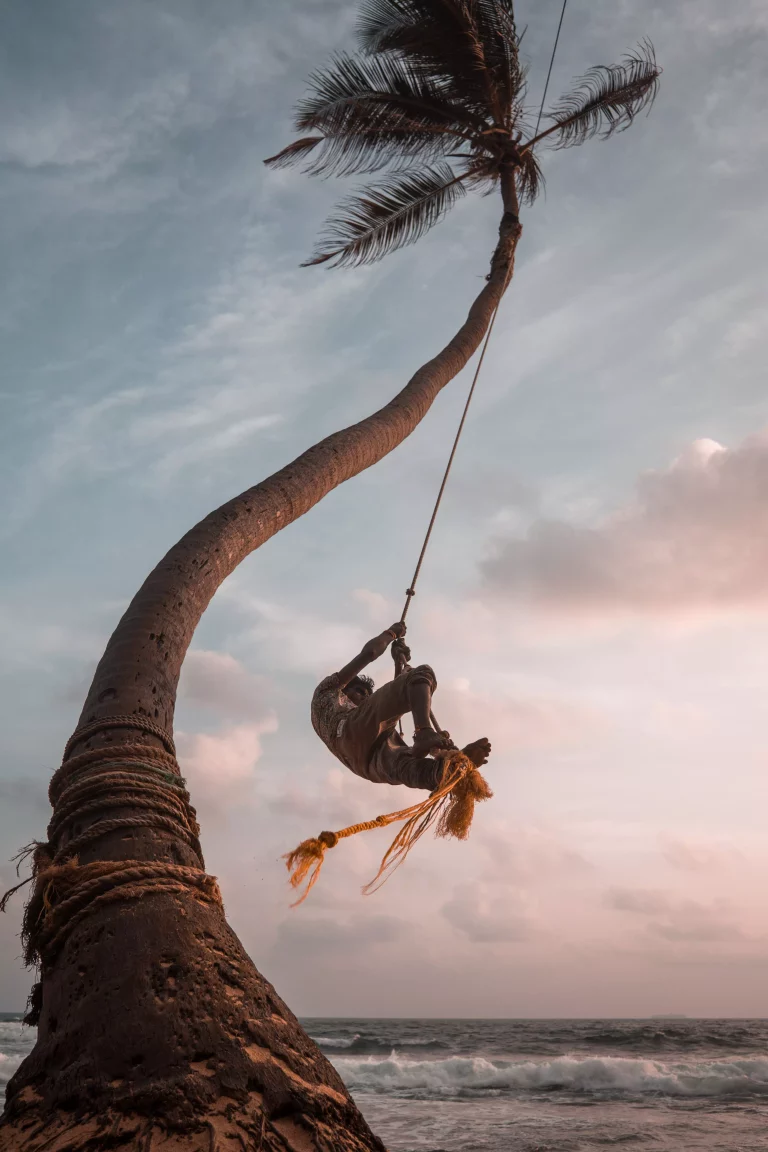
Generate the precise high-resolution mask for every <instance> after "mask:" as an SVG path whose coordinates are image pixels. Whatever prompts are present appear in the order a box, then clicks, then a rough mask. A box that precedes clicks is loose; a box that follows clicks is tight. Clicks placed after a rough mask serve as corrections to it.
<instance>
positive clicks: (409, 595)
mask: <svg viewBox="0 0 768 1152" xmlns="http://www.w3.org/2000/svg"><path fill="white" fill-rule="evenodd" d="M508 280H509V277H508V278H507V283H508ZM506 290H507V284H506V283H505V285H504V288H503V290H502V296H503V295H504V292H506ZM499 304H501V297H500V298H499ZM499 304H497V305H496V307H495V308H494V310H493V315H492V316H491V322H490V324H489V325H488V331H487V332H486V334H485V340H484V341H483V348H482V351H481V353H480V359H479V360H478V362H477V367H476V368H475V374H474V376H473V377H472V385H471V387H470V389H469V394H468V396H467V400H466V403H465V405H464V411H463V412H462V414H461V420H460V421H459V428H458V431H457V433H456V436H455V438H454V441H453V447H452V448H451V454H450V456H449V457H448V463H447V464H446V467H445V472H444V473H443V479H442V483H441V484H440V489H439V491H438V493H437V499H436V500H435V506H434V508H433V509H432V515H431V516H430V518H429V526H428V527H427V534H426V536H425V537H424V543H423V544H422V546H421V552H419V559H418V560H417V562H416V570H415V572H414V573H413V579H412V580H411V583H410V586H409V587H408V588H407V589H406V593H405V605H404V606H403V613H402V616H401V617H400V620H401V622H404V621H405V618H406V616H407V615H408V609H409V608H410V606H411V600H412V599H413V597H414V596H415V595H416V581H417V580H418V578H419V573H420V572H421V565H422V564H423V562H424V556H425V555H426V552H427V546H428V544H429V540H430V537H431V535H432V529H433V528H434V526H435V520H436V519H437V513H438V511H439V509H440V504H441V503H442V499H443V493H444V492H445V486H446V484H447V483H448V477H449V476H450V474H451V468H452V467H453V460H454V457H455V455H456V449H457V448H458V446H459V440H460V439H461V434H462V432H463V431H464V424H465V423H466V419H467V413H468V412H469V406H470V404H471V403H472V397H473V396H474V394H475V385H476V384H477V378H478V376H479V375H480V369H481V368H482V366H483V360H484V359H485V353H486V349H487V348H488V341H489V340H490V338H491V332H492V331H493V325H494V324H495V322H496V315H497V313H498V311H499Z"/></svg>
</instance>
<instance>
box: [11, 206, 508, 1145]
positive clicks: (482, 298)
mask: <svg viewBox="0 0 768 1152" xmlns="http://www.w3.org/2000/svg"><path fill="white" fill-rule="evenodd" d="M505 191H506V190H504V189H503V192H505ZM512 196H513V194H512ZM504 200H505V209H506V211H505V214H504V217H503V219H502V222H501V226H500V229H499V241H498V244H497V246H496V250H495V252H494V256H493V260H492V263H491V272H490V275H489V277H488V279H487V283H486V285H485V287H484V288H483V290H482V291H481V292H480V294H479V295H478V297H477V299H476V300H475V301H474V303H473V304H472V307H471V309H470V311H469V314H468V317H467V319H466V321H465V323H464V324H463V325H462V327H461V328H460V329H459V331H458V333H457V334H456V336H454V338H453V339H452V340H451V341H450V342H449V344H448V345H447V346H446V347H445V348H444V349H443V350H442V351H441V352H440V353H439V354H438V355H437V356H436V357H435V358H434V359H433V360H431V361H430V362H429V363H428V364H426V365H424V367H422V368H420V369H419V371H418V372H416V374H415V375H414V376H413V378H412V379H411V380H410V382H409V383H408V384H407V385H406V387H405V388H404V389H403V390H402V392H400V393H399V395H398V396H396V397H395V398H394V399H393V400H392V401H391V402H390V403H389V404H387V405H386V406H385V407H384V408H382V409H381V410H380V411H378V412H376V413H375V414H374V415H372V416H369V417H368V418H367V419H364V420H362V421H360V422H359V423H358V424H355V425H353V426H352V427H350V428H347V429H345V430H344V431H342V432H337V433H335V434H334V435H332V436H329V437H327V438H326V439H325V440H323V441H321V442H320V443H319V444H316V445H315V446H314V447H312V448H310V449H309V450H308V451H307V452H304V453H303V454H302V455H301V456H299V457H298V458H297V459H296V460H294V461H293V463H292V464H289V465H288V466H287V467H285V468H283V469H281V470H280V471H279V472H276V473H275V474H274V475H273V476H270V477H269V478H268V479H267V480H264V481H262V482H261V483H260V484H257V485H256V486H255V487H253V488H250V489H249V490H248V491H247V492H244V493H243V494H242V495H240V496H237V497H236V498H235V499H233V500H230V501H229V502H228V503H226V504H224V505H223V506H222V507H221V508H219V509H218V510H217V511H215V512H213V513H211V515H209V516H207V517H206V518H205V519H204V520H203V521H201V523H199V524H198V525H197V526H196V527H194V528H192V529H191V531H189V532H188V533H187V534H186V536H184V537H183V539H182V540H180V541H179V543H178V544H176V545H175V547H173V548H172V549H171V551H170V552H168V554H167V555H166V556H165V557H164V559H163V560H161V562H160V563H159V564H158V566H157V567H156V568H155V570H154V571H153V572H152V573H151V574H150V576H149V577H148V578H147V580H146V581H145V583H144V585H143V586H142V588H141V589H140V590H139V592H138V594H137V595H136V596H135V597H134V599H133V601H132V602H131V604H130V606H129V607H128V609H127V611H126V613H125V615H124V616H123V618H122V620H121V621H120V623H119V624H118V626H117V629H116V630H115V632H114V634H113V636H112V638H111V639H110V641H109V643H108V645H107V648H106V651H105V653H104V656H103V657H102V659H101V661H100V663H99V665H98V668H97V670H96V674H95V676H94V680H93V684H92V686H91V688H90V691H89V693H88V697H87V700H86V703H85V707H84V708H83V712H82V715H81V717H80V720H79V724H78V727H79V728H80V727H83V726H84V725H86V724H89V723H91V722H93V721H102V722H105V726H104V727H103V728H102V730H101V731H98V732H95V733H92V734H90V735H88V734H84V737H83V738H82V739H80V740H77V741H76V742H75V743H72V744H71V747H69V748H68V750H67V755H68V756H72V755H74V756H75V759H77V758H78V757H82V756H83V754H84V753H88V754H91V753H93V754H94V755H97V756H98V754H99V753H98V750H99V749H101V750H103V751H104V752H105V757H106V755H107V750H109V749H112V748H115V749H119V748H123V749H124V748H125V747H126V745H125V743H124V742H125V740H126V734H125V730H124V729H120V726H119V724H116V726H115V727H114V728H110V727H109V726H108V721H109V719H110V718H112V719H115V720H117V718H118V717H120V716H126V715H129V716H134V717H146V718H149V719H150V720H151V721H152V722H154V723H155V724H156V725H158V726H159V727H160V728H161V729H162V730H164V732H166V733H171V731H172V726H173V713H174V705H175V699H176V688H177V684H178V679H179V673H180V670H181V664H182V661H183V659H184V655H185V653H186V651H187V648H188V646H189V643H190V641H191V639H192V635H193V633H194V630H195V628H196V626H197V624H198V622H199V620H200V617H201V616H202V614H203V612H204V611H205V608H206V606H207V605H208V603H209V601H210V599H211V597H212V596H213V594H214V593H215V591H216V589H217V588H218V587H219V585H220V584H221V583H222V582H223V580H224V579H225V578H226V577H227V576H228V575H229V574H230V573H231V572H232V571H233V570H234V569H235V568H236V567H237V565H238V564H239V563H240V562H241V560H243V559H244V558H245V557H246V556H247V555H248V554H249V553H250V552H252V551H253V550H254V549H256V548H258V547H259V545H261V544H263V543H264V541H266V540H268V539H269V538H270V537H271V536H273V535H275V533H276V532H279V531H280V529H281V528H284V527H285V526H286V525H287V524H290V523H291V522H292V521H294V520H296V519H297V518H298V517H299V516H302V515H304V513H305V512H307V511H309V509H310V508H312V507H313V505H315V504H316V503H317V502H318V501H319V500H321V499H322V498H323V496H325V495H326V494H327V493H328V492H330V491H331V490H332V489H334V488H335V487H337V486H338V485H339V484H341V483H343V482H344V481H345V480H348V479H350V478H351V477H352V476H355V475H357V474H358V473H359V472H361V471H363V469H365V468H369V467H370V466H371V465H373V464H375V463H376V462H377V461H378V460H380V459H382V457H384V456H385V455H387V453H389V452H391V451H392V450H393V449H394V448H395V447H397V445H398V444H400V443H401V441H402V440H404V439H405V437H407V436H408V435H409V434H410V433H411V432H412V431H413V429H414V428H415V427H416V426H417V424H418V423H419V422H420V421H421V419H422V418H423V417H424V415H425V414H426V412H427V411H428V410H429V408H430V406H431V404H432V402H433V401H434V399H435V397H436V396H437V394H438V393H439V392H440V390H441V389H442V388H443V387H444V386H445V385H446V384H447V383H448V382H449V381H450V380H451V379H453V377H454V376H456V374H457V373H458V372H459V371H460V370H461V369H462V368H463V367H464V365H465V364H466V363H467V361H468V360H469V358H470V357H471V356H472V354H473V353H474V352H475V351H476V349H477V348H478V346H479V344H480V342H481V340H482V338H483V336H484V334H485V332H486V330H487V328H488V325H489V323H490V320H491V317H492V315H493V312H494V310H495V308H496V307H497V305H498V303H499V301H500V300H501V297H502V295H503V293H504V291H505V289H506V286H507V284H508V283H509V280H510V278H511V275H512V268H513V262H514V253H515V248H516V245H517V241H518V239H519V236H520V232H521V229H520V224H519V220H518V217H517V205H516V203H512V201H511V200H510V197H509V194H508V191H507V194H506V195H505V196H504ZM130 738H131V741H132V742H133V743H132V745H131V747H133V748H134V749H136V748H139V750H140V749H141V748H144V749H145V750H147V756H148V755H149V753H150V752H151V751H152V750H154V751H155V753H156V752H157V750H158V749H160V748H161V747H162V745H163V740H162V739H161V738H160V737H159V735H158V734H154V735H153V734H152V733H151V732H145V733H138V732H134V733H133V734H132V735H131V737H130ZM121 742H123V743H122V744H121ZM166 743H167V741H166ZM140 758H141V757H140V756H139V759H140ZM99 771H100V772H102V773H103V774H105V773H108V772H117V773H119V772H121V771H122V772H124V771H126V769H124V768H123V769H119V768H118V769H116V768H114V767H110V765H109V764H106V765H104V766H103V767H100V768H99ZM174 772H175V773H176V774H177V775H178V768H177V767H175V766H174V767H173V769H172V770H170V771H169V773H166V777H167V779H171V778H173V779H175V777H174ZM119 779H120V777H119V776H115V777H114V781H115V783H114V789H113V793H112V795H111V797H110V798H109V799H108V800H105V801H104V802H103V808H100V807H99V804H100V803H101V802H100V801H98V800H97V801H95V802H93V803H92V804H91V806H90V810H89V811H87V813H85V815H83V812H78V813H76V814H75V815H73V816H72V818H71V819H70V818H69V817H68V815H67V813H68V810H69V809H67V808H66V807H63V806H62V804H61V803H59V802H58V800H57V796H56V794H55V792H52V798H53V801H54V816H53V820H52V823H51V825H50V826H49V844H48V845H47V846H46V848H47V851H49V852H50V854H51V859H54V862H55V860H58V858H59V856H60V855H61V854H62V853H63V854H64V855H66V847H67V844H68V842H70V841H73V840H75V839H76V840H78V842H80V840H83V839H85V840H87V834H88V830H89V828H91V829H93V826H94V825H95V823H98V822H99V821H104V824H103V827H104V829H105V831H104V832H103V833H102V832H101V831H98V830H97V831H96V832H95V834H94V833H93V831H92V836H93V838H92V839H91V840H90V841H88V842H87V843H84V845H83V847H82V849H79V850H78V852H77V857H76V861H75V863H76V865H77V867H78V868H80V867H81V866H91V867H94V868H102V867H109V864H108V863H105V862H110V861H115V862H122V861H127V862H129V864H130V866H131V867H135V866H136V865H141V863H142V862H146V864H147V866H148V867H154V868H166V870H172V869H173V868H176V869H177V870H178V869H180V870H184V869H187V870H192V869H194V870H197V871H198V874H200V875H202V872H201V870H202V869H203V868H204V865H203V860H202V855H201V853H200V851H199V844H198V842H197V840H196V836H191V835H186V836H181V835H176V834H174V831H173V826H172V822H171V825H169V828H167V829H163V828H162V827H158V826H154V827H150V826H141V821H142V811H143V810H142V809H141V808H140V807H135V806H134V804H133V801H132V800H131V796H130V795H126V796H125V797H124V798H123V797H122V796H121V795H120V788H121V787H122V786H121V785H120V783H119ZM104 780H107V783H108V784H109V782H110V781H111V780H112V777H109V778H107V776H106V775H102V785H103V781H104ZM171 786H172V787H175V788H176V790H177V792H178V790H179V789H180V788H181V787H182V784H181V780H180V777H179V779H178V782H177V783H176V784H172V785H171ZM164 787H168V785H167V783H166V784H165V785H164ZM102 791H103V786H102ZM100 794H101V793H100ZM189 811H191V812H192V813H193V812H194V810H192V809H190V810H189ZM105 818H106V819H105ZM131 823H133V824H135V825H136V826H135V827H130V828H129V827H128V826H127V825H130V824H131ZM110 824H115V825H118V824H119V825H121V826H120V827H117V828H112V829H110ZM73 925H74V926H73V927H72V928H71V930H70V931H69V934H68V935H67V936H66V939H65V941H64V943H63V945H62V946H61V948H60V949H59V950H58V952H57V954H56V955H55V956H49V957H47V958H46V957H45V955H44V956H43V962H42V968H41V979H42V990H41V997H42V1000H41V1005H40V1016H39V1032H38V1039H37V1043H36V1045H35V1048H34V1050H33V1052H32V1053H31V1055H30V1056H29V1057H28V1058H27V1059H26V1060H25V1061H24V1062H23V1064H22V1065H21V1067H20V1068H19V1069H18V1071H17V1072H16V1074H15V1076H14V1077H13V1079H12V1080H11V1082H10V1083H9V1085H8V1090H7V1101H6V1110H5V1112H4V1113H3V1115H2V1118H0V1152H102V1150H107V1149H129V1148H130V1149H137V1150H140V1152H243V1150H246V1152H257V1150H258V1152H384V1149H383V1145H382V1144H381V1142H380V1141H379V1140H378V1139H377V1138H376V1137H375V1136H374V1135H373V1134H372V1133H371V1132H370V1130H369V1128H368V1126H367V1125H366V1123H365V1121H364V1120H363V1118H362V1116H361V1115H360V1113H359V1112H358V1110H357V1109H356V1107H355V1105H354V1103H353V1102H352V1100H351V1098H350V1096H349V1094H348V1092H347V1090H346V1088H345V1087H344V1084H343V1083H342V1081H341V1079H340V1077H339V1076H338V1074H337V1073H336V1071H335V1070H334V1068H333V1067H332V1065H331V1064H330V1063H329V1062H328V1061H327V1060H326V1059H325V1057H324V1056H323V1055H322V1054H321V1052H320V1051H319V1049H318V1048H317V1047H316V1046H315V1045H314V1044H313V1042H312V1041H311V1040H310V1039H309V1037H308V1036H307V1035H306V1034H305V1032H304V1031H303V1029H302V1028H301V1026H300V1024H299V1023H298V1021H297V1020H296V1018H295V1017H294V1016H293V1015H292V1014H291V1012H290V1011H289V1010H288V1008H287V1007H286V1006H285V1005H284V1004H283V1003H282V1001H281V1000H280V998H279V997H278V995H277V993H276V992H275V991H274V989H273V988H272V987H271V985H270V984H268V983H267V981H266V980H265V979H264V978H263V977H262V976H261V975H260V974H259V973H258V972H257V970H256V968H255V967H254V965H253V963H252V962H251V960H250V959H249V957H248V956H247V955H246V954H245V952H244V950H243V948H242V945H241V944H240V942H239V940H238V939H237V937H236V936H235V934H234V933H233V932H232V930H231V929H230V928H229V926H228V924H227V922H226V919H225V915H224V910H223V907H222V905H221V904H220V903H217V902H215V901H214V902H204V901H202V900H200V899H198V898H196V895H195V892H194V890H191V889H185V890H183V891H173V892H170V891H164V890H162V889H160V888H158V889H157V890H153V889H152V888H149V889H147V890H146V891H145V893H144V894H143V895H142V896H141V898H140V899H139V898H137V899H130V900H127V899H126V900H119V901H115V902H112V903H108V904H105V905H103V906H102V905H98V904H94V905H93V906H92V910H90V911H89V913H88V915H85V916H83V918H81V919H79V920H78V921H76V922H75V921H73ZM306 962H307V963H308V964H310V963H312V958H311V957H310V956H308V957H307V958H306Z"/></svg>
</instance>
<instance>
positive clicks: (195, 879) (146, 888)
mask: <svg viewBox="0 0 768 1152" xmlns="http://www.w3.org/2000/svg"><path fill="white" fill-rule="evenodd" d="M112 728H139V729H141V730H142V731H144V732H150V733H151V734H152V735H155V736H157V737H158V738H159V739H161V740H162V742H163V744H164V745H165V747H164V748H157V747H155V746H152V745H147V744H138V743H118V744H105V745H103V746H102V747H100V748H92V749H87V750H86V751H84V752H81V753H80V754H79V755H77V756H71V755H70V753H71V750H72V748H73V747H75V746H76V745H77V744H78V743H81V742H82V741H83V740H84V739H87V738H88V737H89V736H91V735H95V734H96V733H97V732H100V731H103V730H105V729H112ZM171 749H173V741H172V740H171V738H170V736H168V735H167V733H163V732H162V730H161V729H160V728H159V726H157V725H155V724H154V723H153V722H151V721H150V722H147V721H145V720H144V719H143V718H141V717H125V716H121V717H114V718H108V719H105V720H101V721H96V722H94V723H93V724H90V725H86V726H85V727H84V728H81V729H79V731H77V732H76V733H75V734H74V736H73V737H72V738H71V739H70V740H69V741H68V742H67V745H66V748H65V754H64V762H63V763H62V765H61V767H60V768H59V769H58V770H57V771H56V772H55V773H54V775H53V777H52V779H51V783H50V787H49V796H50V800H51V803H52V805H53V815H52V817H51V821H50V823H49V825H48V840H47V842H46V843H44V844H43V843H33V844H30V845H28V846H27V847H26V848H24V849H22V851H21V852H20V853H19V854H18V856H17V861H18V862H19V863H18V865H17V872H18V870H19V869H20V867H21V862H22V861H23V860H25V859H27V858H29V857H31V858H32V873H31V876H29V878H28V879H26V880H23V881H22V882H21V883H20V884H17V885H15V887H13V888H11V889H10V890H9V891H8V892H6V893H5V895H4V896H3V898H2V900H0V911H5V908H6V905H7V903H8V901H9V899H10V898H11V896H12V895H13V894H14V892H17V891H18V890H19V889H20V888H23V887H24V886H25V885H26V884H29V883H32V885H33V887H32V892H31V895H30V897H29V899H28V901H27V904H26V907H25V909H24V919H23V924H22V933H21V938H22V943H23V946H24V957H25V960H26V962H27V963H28V964H30V965H32V964H37V965H41V966H42V967H43V968H45V966H46V965H47V964H49V963H50V962H51V960H52V959H53V958H54V957H55V956H56V954H57V953H58V952H59V951H60V949H61V947H62V946H63V945H64V943H65V941H66V939H67V937H68V936H69V934H70V933H71V932H72V931H73V930H74V928H75V927H77V925H78V924H80V923H81V922H82V920H83V919H85V918H86V917H87V916H89V915H90V914H91V913H92V912H94V911H96V910H97V909H99V908H101V907H104V906H105V905H106V904H110V903H114V902H115V901H128V900H137V899H141V898H142V897H144V896H146V895H150V894H155V893H158V892H161V893H166V894H167V893H186V894H191V895H193V896H194V897H195V898H196V899H198V900H202V901H204V902H206V903H216V904H220V903H221V893H220V891H219V886H218V883H217V881H216V878H215V877H214V876H209V875H208V874H207V873H206V872H205V865H204V862H203V856H202V851H201V849H200V842H199V839H198V836H199V832H200V829H199V826H198V823H197V816H196V813H195V809H194V808H193V807H192V805H191V803H190V798H189V793H188V792H187V789H186V784H185V781H184V778H183V777H182V775H181V772H180V770H179V765H178V763H177V761H176V756H175V752H174V751H171ZM137 809H138V811H137ZM105 810H106V811H110V810H113V811H114V812H115V814H114V815H110V816H106V817H105V818H103V819H99V818H98V817H97V818H96V819H94V820H92V822H91V823H90V824H89V823H88V819H89V818H91V817H93V816H94V814H97V813H98V814H101V813H102V812H104V811H105ZM121 810H122V811H121ZM83 824H85V827H82V825H83ZM137 828H151V829H156V830H158V831H160V832H163V833H168V834H170V835H171V836H172V837H173V838H174V839H177V840H182V841H183V842H184V843H185V844H186V845H188V847H189V848H190V849H191V850H192V851H193V853H194V854H195V856H196V857H197V859H198V860H199V862H200V866H199V867H195V866H192V865H182V864H173V863H168V862H166V861H162V860H133V859H129V860H94V861H91V862H90V863H86V864H81V863H80V861H79V857H78V854H79V853H80V852H82V850H83V849H84V848H85V847H87V846H90V845H92V844H93V843H94V842H95V841H96V840H98V839H99V838H100V837H102V836H106V835H107V834H109V833H111V832H115V831H122V830H124V829H137ZM39 999H40V997H39V994H38V995H37V996H36V997H33V1002H34V1003H35V1004H37V1003H38V1002H39ZM33 1016H34V1008H33V1012H32V1014H31V1015H30V1017H28V1022H34V1019H33Z"/></svg>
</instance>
